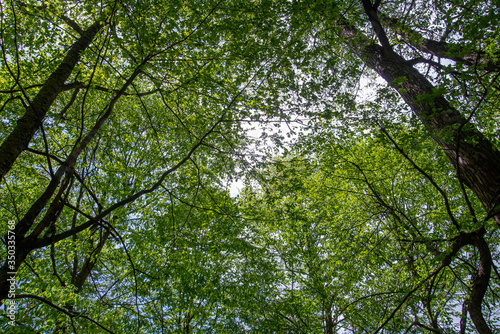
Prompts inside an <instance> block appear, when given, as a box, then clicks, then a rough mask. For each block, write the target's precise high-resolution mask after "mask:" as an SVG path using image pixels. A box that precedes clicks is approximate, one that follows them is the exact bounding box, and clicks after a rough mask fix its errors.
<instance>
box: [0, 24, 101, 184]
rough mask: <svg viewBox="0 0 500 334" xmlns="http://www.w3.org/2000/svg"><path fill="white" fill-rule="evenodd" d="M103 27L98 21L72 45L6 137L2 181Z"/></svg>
mask: <svg viewBox="0 0 500 334" xmlns="http://www.w3.org/2000/svg"><path fill="white" fill-rule="evenodd" d="M101 27H102V24H101V22H100V21H99V20H98V21H96V22H95V23H94V24H92V25H91V26H90V27H89V28H88V29H87V30H86V31H85V32H84V33H83V35H82V36H81V37H80V38H79V39H78V40H77V41H76V42H75V43H74V44H73V45H72V46H71V48H70V49H69V51H68V53H67V54H66V56H65V57H64V59H63V61H62V62H61V64H59V66H58V67H57V69H56V70H55V71H54V72H52V74H51V75H50V76H49V78H48V79H47V80H46V81H45V83H44V84H43V86H42V88H41V89H40V91H39V92H38V94H37V95H36V96H35V98H34V99H33V100H32V101H31V102H30V103H29V106H28V108H27V109H26V112H25V113H24V115H23V116H22V117H21V118H20V119H19V120H18V121H17V125H16V126H15V128H14V130H13V131H12V132H11V133H10V134H9V136H8V137H7V138H5V140H4V142H3V143H2V145H1V146H0V182H1V181H2V179H3V177H4V176H5V174H7V173H8V172H9V170H10V169H11V168H12V165H13V164H14V162H15V161H16V159H17V157H18V156H19V154H21V153H22V152H23V151H24V150H25V149H26V148H27V147H28V144H29V143H30V141H31V138H33V136H34V135H35V132H36V131H37V130H38V128H39V127H40V126H41V125H42V122H43V119H44V118H45V115H46V114H47V112H48V111H49V109H50V107H51V105H52V103H53V102H54V101H55V99H56V98H57V96H58V95H59V93H60V92H61V90H62V89H63V86H64V83H65V82H66V80H67V79H68V78H69V76H70V75H71V72H72V71H73V69H74V68H75V66H76V64H77V63H78V61H79V60H80V56H81V54H82V53H83V51H85V49H87V48H88V46H89V45H90V43H92V41H93V40H94V38H95V36H96V34H97V33H98V32H99V30H100V29H101Z"/></svg>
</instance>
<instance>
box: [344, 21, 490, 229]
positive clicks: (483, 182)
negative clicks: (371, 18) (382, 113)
mask: <svg viewBox="0 0 500 334" xmlns="http://www.w3.org/2000/svg"><path fill="white" fill-rule="evenodd" d="M337 25H338V26H339V28H340V31H339V34H340V35H341V37H343V38H344V41H345V43H346V44H347V45H348V46H349V47H350V49H351V50H352V51H353V52H354V53H355V54H356V55H357V56H358V57H359V58H361V60H363V62H364V63H365V64H366V65H367V66H368V67H369V68H371V69H372V70H374V71H375V72H377V73H378V74H379V75H380V76H381V77H382V78H384V80H385V81H386V82H387V83H388V84H389V85H392V86H393V87H394V88H395V89H397V91H398V93H399V95H400V96H401V97H402V98H403V100H404V101H405V102H406V104H407V105H408V106H409V107H410V108H411V109H412V110H413V112H414V113H415V115H416V116H417V117H418V118H419V119H420V121H421V122H422V123H423V124H424V125H425V126H426V127H427V129H428V131H429V132H430V133H431V135H432V137H433V139H434V140H435V141H436V142H437V143H438V145H439V146H440V147H441V148H442V149H443V151H444V153H445V154H446V156H447V157H448V159H449V160H450V162H451V163H452V165H453V166H454V167H455V169H456V170H457V175H458V177H459V180H460V181H462V182H463V183H464V184H465V185H466V186H467V187H469V188H470V189H471V190H472V191H473V193H474V194H475V195H476V196H477V197H478V198H479V199H480V201H481V202H482V204H483V205H484V206H485V208H486V209H487V210H489V211H490V213H492V210H493V209H494V208H495V206H497V205H498V204H500V152H499V151H498V150H497V149H495V148H494V147H493V145H492V144H491V143H490V142H489V141H488V140H487V139H486V138H484V136H483V135H482V134H481V133H480V132H479V131H478V130H477V129H476V128H475V126H474V125H473V124H471V123H469V122H468V120H467V119H466V118H465V117H464V116H463V115H461V114H460V113H459V112H458V110H456V109H455V108H453V107H452V106H451V105H450V104H449V103H448V101H447V100H446V99H445V97H444V96H443V95H441V94H436V92H435V89H434V88H435V87H434V86H433V85H432V84H431V83H430V82H429V80H427V79H426V78H425V77H424V76H423V75H422V74H420V73H419V72H418V71H417V70H416V69H414V68H413V67H412V66H411V65H410V64H408V62H407V61H406V60H405V59H404V58H403V57H401V56H400V55H398V54H396V53H395V52H394V51H392V50H387V48H383V47H382V46H380V45H378V44H374V43H372V42H371V41H370V40H369V39H368V38H367V37H366V36H364V35H363V34H361V33H360V32H359V31H358V30H357V29H356V28H355V27H353V26H352V25H350V24H349V23H348V22H347V21H346V20H345V19H343V18H340V19H339V20H338V21H337ZM396 79H398V82H400V83H399V84H398V85H397V86H394V84H393V83H394V82H395V81H396ZM495 218H496V219H497V221H499V219H498V216H497V217H495Z"/></svg>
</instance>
